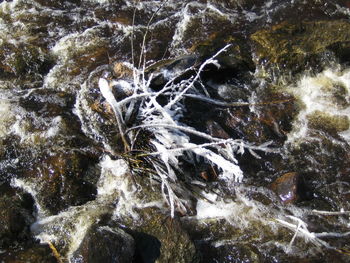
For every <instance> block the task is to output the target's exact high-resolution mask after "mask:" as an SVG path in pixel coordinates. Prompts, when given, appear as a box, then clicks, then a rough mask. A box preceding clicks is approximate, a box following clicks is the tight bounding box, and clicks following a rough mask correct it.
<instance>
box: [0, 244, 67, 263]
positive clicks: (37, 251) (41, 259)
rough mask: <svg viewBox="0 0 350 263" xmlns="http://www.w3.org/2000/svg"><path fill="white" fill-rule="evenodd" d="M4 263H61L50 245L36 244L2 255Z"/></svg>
mask: <svg viewBox="0 0 350 263" xmlns="http://www.w3.org/2000/svg"><path fill="white" fill-rule="evenodd" d="M0 262H2V263H60V262H59V261H58V260H57V258H56V257H55V256H54V254H53V252H52V250H51V249H50V247H49V246H48V245H43V244H35V245H33V246H31V247H29V248H23V249H14V250H8V251H6V252H5V253H2V254H0Z"/></svg>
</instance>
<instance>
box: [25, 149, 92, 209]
mask: <svg viewBox="0 0 350 263" xmlns="http://www.w3.org/2000/svg"><path fill="white" fill-rule="evenodd" d="M95 162H96V160H95V159H94V158H91V157H90V156H88V155H84V154H80V153H74V152H72V153H57V154H55V155H52V156H46V157H43V158H42V159H41V161H40V163H38V164H34V165H33V167H32V168H31V169H29V171H27V172H26V177H27V176H29V177H31V178H32V179H34V180H37V179H39V178H40V182H38V190H37V192H38V194H37V198H38V202H39V203H40V205H41V206H43V207H44V208H45V209H47V210H48V211H50V213H52V214H57V213H59V212H60V211H62V210H63V209H66V208H68V207H69V206H72V205H74V206H75V205H82V204H84V203H85V202H87V201H90V200H93V199H94V198H95V196H96V193H97V192H96V191H97V190H96V186H94V185H93V184H92V183H90V182H89V181H88V179H87V175H88V173H87V171H88V169H89V167H90V169H91V168H92V166H93V165H94V163H95Z"/></svg>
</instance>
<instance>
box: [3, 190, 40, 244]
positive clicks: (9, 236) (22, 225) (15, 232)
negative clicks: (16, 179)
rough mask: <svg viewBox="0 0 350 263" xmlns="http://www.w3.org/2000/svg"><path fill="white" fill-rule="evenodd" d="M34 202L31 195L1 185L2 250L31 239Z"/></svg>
mask: <svg viewBox="0 0 350 263" xmlns="http://www.w3.org/2000/svg"><path fill="white" fill-rule="evenodd" d="M33 222H34V201H33V199H32V198H31V196H30V195H29V194H25V193H23V192H22V191H21V190H19V189H15V188H11V187H10V186H9V185H7V184H2V185H0V248H6V247H10V246H12V245H14V244H18V242H26V241H28V239H30V236H31V235H30V230H29V226H30V224H32V223H33Z"/></svg>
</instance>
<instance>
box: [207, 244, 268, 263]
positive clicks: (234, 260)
mask: <svg viewBox="0 0 350 263" xmlns="http://www.w3.org/2000/svg"><path fill="white" fill-rule="evenodd" d="M201 251H203V254H204V255H203V259H202V261H201V262H202V263H210V262H220V263H244V262H250V263H260V262H262V261H261V255H260V252H259V251H258V249H257V248H255V247H254V245H243V244H242V245H224V244H223V245H220V246H218V247H214V246H208V247H203V249H201Z"/></svg>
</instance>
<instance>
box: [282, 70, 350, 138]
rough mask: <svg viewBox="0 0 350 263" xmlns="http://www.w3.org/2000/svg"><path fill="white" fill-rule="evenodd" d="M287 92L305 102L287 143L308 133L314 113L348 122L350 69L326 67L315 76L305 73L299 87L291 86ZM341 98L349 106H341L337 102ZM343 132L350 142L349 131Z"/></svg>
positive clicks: (304, 136) (349, 114)
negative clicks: (310, 117)
mask: <svg viewBox="0 0 350 263" xmlns="http://www.w3.org/2000/svg"><path fill="white" fill-rule="evenodd" d="M287 91H289V92H291V93H292V94H293V95H295V96H296V97H297V98H298V99H299V100H300V102H301V103H302V109H301V110H300V112H299V114H298V116H297V118H296V120H295V121H294V124H293V126H294V128H293V130H292V132H290V133H289V135H288V142H293V143H297V142H298V141H299V140H300V139H303V138H306V137H307V136H308V134H309V116H311V115H312V114H315V113H322V114H323V113H324V114H327V116H331V117H333V118H343V119H344V121H349V119H348V117H349V116H350V95H349V94H350V70H341V69H340V68H339V67H338V68H337V67H335V68H333V69H326V70H324V71H323V72H321V73H319V74H317V75H316V76H304V77H303V78H302V79H300V81H298V83H297V85H296V86H292V87H288V88H287ZM337 93H340V94H337ZM339 97H341V98H340V99H341V100H342V101H343V102H346V104H347V105H345V106H344V105H340V104H339V103H338V101H337V100H338V99H339ZM340 134H341V135H342V136H343V137H344V138H345V139H346V140H347V141H348V142H350V130H347V131H343V132H341V133H340Z"/></svg>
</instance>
